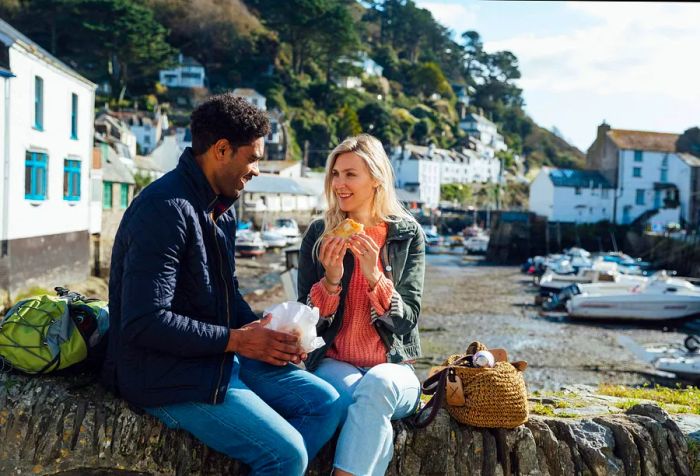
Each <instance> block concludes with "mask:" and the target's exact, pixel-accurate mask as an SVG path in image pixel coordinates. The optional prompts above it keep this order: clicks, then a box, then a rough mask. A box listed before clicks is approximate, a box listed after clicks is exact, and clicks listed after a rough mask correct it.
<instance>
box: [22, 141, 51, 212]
mask: <svg viewBox="0 0 700 476" xmlns="http://www.w3.org/2000/svg"><path fill="white" fill-rule="evenodd" d="M48 165H49V156H48V155H46V154H43V153H41V152H30V151H27V154H26V155H25V159H24V198H26V199H28V200H46V175H47V171H48Z"/></svg>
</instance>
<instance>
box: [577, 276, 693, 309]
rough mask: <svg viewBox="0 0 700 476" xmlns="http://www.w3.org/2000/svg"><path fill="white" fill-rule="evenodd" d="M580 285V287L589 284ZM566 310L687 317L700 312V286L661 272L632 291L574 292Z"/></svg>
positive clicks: (597, 290) (591, 290)
mask: <svg viewBox="0 0 700 476" xmlns="http://www.w3.org/2000/svg"><path fill="white" fill-rule="evenodd" d="M576 286H577V287H579V289H580V287H581V286H586V285H576ZM589 286H590V285H589ZM566 310H567V312H568V315H569V317H578V318H586V319H627V320H630V319H631V320H645V321H657V320H670V319H683V318H687V317H691V316H694V315H700V288H698V287H696V286H693V284H692V283H690V282H689V281H686V280H684V279H679V278H672V277H669V276H668V275H667V274H666V273H664V272H659V273H657V274H655V275H654V276H653V277H652V278H651V279H649V280H648V281H647V282H645V283H642V284H639V285H637V286H635V287H633V288H632V289H631V290H629V291H614V292H601V291H600V289H593V288H591V289H590V290H589V291H584V292H582V293H581V294H576V295H572V296H571V298H570V299H569V300H568V301H567V302H566Z"/></svg>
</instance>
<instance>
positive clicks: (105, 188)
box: [102, 182, 112, 210]
mask: <svg viewBox="0 0 700 476" xmlns="http://www.w3.org/2000/svg"><path fill="white" fill-rule="evenodd" d="M102 208H103V209H105V210H109V209H110V208H112V182H103V183H102Z"/></svg>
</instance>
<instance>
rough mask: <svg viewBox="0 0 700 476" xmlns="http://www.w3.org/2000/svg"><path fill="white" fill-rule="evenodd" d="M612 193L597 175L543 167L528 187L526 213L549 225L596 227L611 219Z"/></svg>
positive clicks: (608, 186) (597, 173)
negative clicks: (551, 223) (541, 218)
mask: <svg viewBox="0 0 700 476" xmlns="http://www.w3.org/2000/svg"><path fill="white" fill-rule="evenodd" d="M614 191H615V190H614V188H613V186H612V184H611V183H610V182H609V181H608V180H607V179H606V178H605V177H604V176H603V175H602V174H601V173H599V172H596V171H592V170H570V169H555V168H550V167H542V169H541V170H540V172H539V174H537V176H536V177H535V179H534V180H533V181H532V183H531V184H530V200H529V210H530V211H531V212H534V213H537V214H538V215H542V216H545V217H547V219H548V220H549V221H555V222H572V223H597V222H599V221H602V220H610V219H611V218H612V212H613V207H612V203H613V194H614Z"/></svg>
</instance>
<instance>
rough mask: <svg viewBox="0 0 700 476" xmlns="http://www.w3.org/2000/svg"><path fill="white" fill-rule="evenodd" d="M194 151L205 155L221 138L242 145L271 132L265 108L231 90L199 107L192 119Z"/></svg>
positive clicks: (233, 144) (211, 98) (232, 143)
mask: <svg viewBox="0 0 700 476" xmlns="http://www.w3.org/2000/svg"><path fill="white" fill-rule="evenodd" d="M190 127H191V129H192V152H193V153H194V155H201V154H204V153H205V152H206V151H207V150H209V148H210V147H211V146H212V145H214V144H215V143H216V141H218V140H219V139H227V140H228V141H229V142H230V143H231V146H232V147H234V148H236V147H241V146H245V145H248V144H250V143H252V142H253V141H254V140H256V139H258V138H260V137H265V136H266V135H267V134H269V133H270V120H269V119H268V117H267V114H265V113H264V112H263V111H261V110H260V109H258V108H257V107H255V106H253V105H252V104H250V103H249V102H248V101H246V100H245V99H243V98H241V97H236V96H234V95H233V94H232V93H230V92H229V93H224V94H218V95H216V96H212V97H210V98H209V99H207V100H206V101H205V102H203V103H202V104H200V105H199V106H197V108H196V109H195V110H194V111H193V112H192V116H191V118H190Z"/></svg>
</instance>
